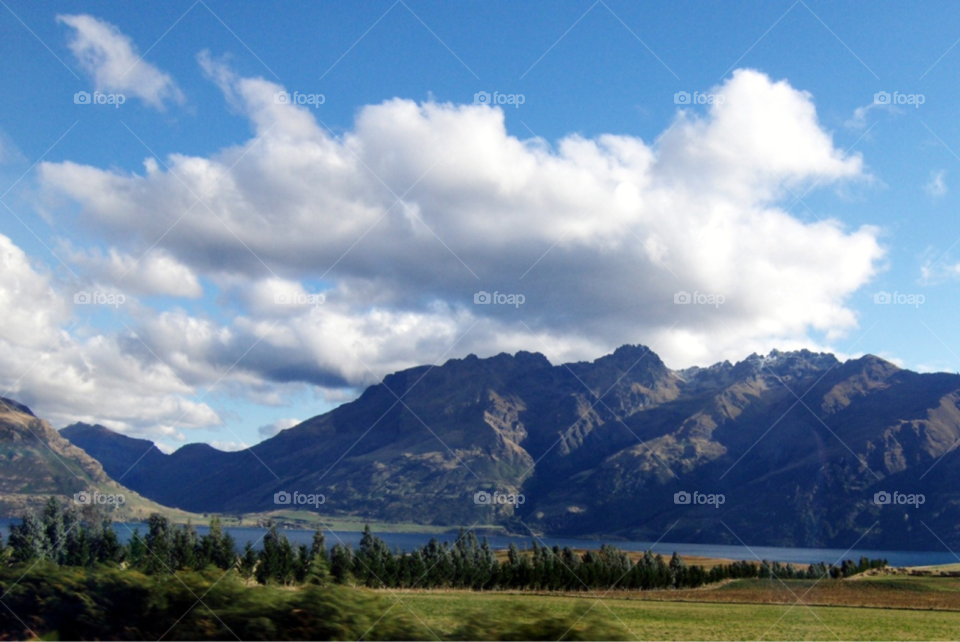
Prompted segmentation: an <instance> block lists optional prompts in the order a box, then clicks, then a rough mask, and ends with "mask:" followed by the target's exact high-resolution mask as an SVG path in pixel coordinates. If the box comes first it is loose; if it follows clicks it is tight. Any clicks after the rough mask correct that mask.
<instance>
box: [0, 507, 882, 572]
mask: <svg viewBox="0 0 960 642" xmlns="http://www.w3.org/2000/svg"><path fill="white" fill-rule="evenodd" d="M147 529H148V530H147V533H145V534H143V535H141V534H140V532H139V530H138V529H134V530H133V531H132V533H131V537H130V539H129V541H128V542H127V543H125V544H124V543H122V542H121V541H120V539H119V537H118V536H117V534H116V532H115V530H114V528H113V524H112V523H111V521H110V520H109V518H107V517H105V516H104V515H102V514H101V513H99V512H98V511H96V510H86V511H84V512H80V511H78V510H76V509H75V508H72V507H64V506H62V505H61V504H60V503H59V502H58V501H56V500H55V499H52V498H51V499H50V500H49V501H48V503H47V504H46V505H45V507H44V508H43V510H42V511H41V512H40V514H39V515H33V514H31V513H28V514H25V515H24V516H23V517H22V520H21V523H20V524H16V525H13V526H11V527H10V535H9V537H8V538H7V546H2V542H0V551H2V552H0V555H2V557H3V559H6V560H7V561H9V562H13V563H16V562H28V561H31V560H37V559H46V560H49V561H50V562H53V563H55V564H57V565H60V566H81V567H92V566H99V565H110V566H115V567H120V568H133V569H136V570H139V571H142V572H143V573H146V574H148V575H153V574H168V573H173V572H176V571H185V570H203V569H206V568H209V567H215V568H218V569H222V570H224V571H227V570H231V569H233V570H235V571H236V572H237V574H238V575H239V576H240V577H242V578H244V579H245V580H248V581H256V582H258V583H259V584H280V585H304V584H316V585H323V584H328V583H335V584H341V585H350V586H366V587H370V588H392V589H394V588H396V589H410V588H423V589H434V588H459V589H473V590H485V591H489V590H509V589H513V590H540V591H581V590H595V589H604V590H606V589H610V588H618V589H622V590H654V589H682V588H696V587H698V586H702V585H705V584H712V583H715V582H719V581H722V580H727V579H742V578H759V579H771V578H777V579H781V580H786V579H820V578H824V577H829V578H834V579H837V578H842V577H850V576H851V575H855V574H857V573H862V572H864V571H866V570H868V569H871V568H882V567H883V566H886V564H887V561H886V560H882V559H874V560H871V559H867V558H866V557H862V558H860V560H859V562H854V561H853V560H844V561H843V562H842V563H841V564H839V565H829V564H825V563H822V562H820V563H816V564H811V565H810V566H808V567H807V568H806V569H802V568H798V567H796V566H794V565H793V564H780V563H779V562H768V561H763V562H760V563H755V562H747V561H738V562H733V563H732V564H721V565H717V566H714V567H713V568H711V569H709V570H707V569H705V568H704V567H703V566H697V565H694V566H688V565H687V564H686V563H685V562H684V561H683V559H682V558H681V557H680V556H679V555H678V554H677V553H674V554H673V556H672V557H671V558H670V559H669V560H665V559H664V558H663V556H661V555H654V554H653V553H652V552H650V551H647V552H645V553H644V554H643V555H642V556H641V557H640V558H639V559H638V560H637V561H633V560H631V559H630V557H629V556H628V555H627V553H625V552H623V551H621V550H619V549H617V548H616V547H614V546H611V545H608V544H604V545H603V546H601V547H600V549H599V550H588V551H586V552H583V553H578V552H577V551H574V550H572V549H570V548H568V547H564V548H562V549H561V548H560V547H558V546H554V547H552V548H551V547H547V546H541V545H539V544H538V543H537V541H536V540H534V541H533V542H532V546H531V548H530V549H529V550H528V551H521V550H520V549H519V548H518V547H517V546H516V545H515V544H511V545H510V548H509V550H508V551H507V554H506V557H505V559H503V560H500V559H498V557H497V555H496V554H495V552H494V551H493V550H492V549H491V547H490V545H489V542H488V541H487V539H486V538H485V537H484V538H483V539H482V540H478V538H477V536H476V533H474V532H473V531H465V530H463V529H461V530H460V533H459V534H458V537H457V539H456V541H455V542H454V543H453V544H450V543H449V542H443V543H441V542H439V541H438V540H437V539H436V538H434V539H432V540H430V542H429V543H427V544H426V545H425V546H423V547H421V548H418V549H415V550H413V551H412V552H406V551H401V550H399V549H393V550H391V549H390V547H389V546H388V545H387V543H386V542H385V541H384V540H382V539H381V538H379V537H377V536H376V535H374V534H373V533H372V532H371V530H370V527H369V526H367V527H366V528H365V529H364V531H363V535H362V537H361V539H360V543H359V546H358V547H357V548H356V550H354V549H353V547H351V546H350V545H349V544H344V543H343V542H338V543H337V544H336V545H334V546H333V547H332V548H330V549H328V547H327V543H326V539H325V537H324V534H323V531H322V530H321V529H319V528H318V529H317V531H316V532H315V533H314V535H313V540H312V542H311V544H310V545H309V546H308V545H306V544H300V545H294V544H292V543H291V542H290V541H289V540H288V539H287V537H286V535H285V534H284V533H283V531H282V530H280V529H279V528H278V527H277V526H276V525H271V526H270V527H269V528H268V530H267V532H266V534H265V535H264V536H263V538H262V546H261V547H260V549H259V550H257V548H256V546H255V544H254V543H253V542H247V543H246V545H245V546H244V547H243V549H242V550H238V549H237V546H236V542H235V540H234V538H233V537H232V536H231V535H230V534H229V533H227V532H225V531H224V530H223V527H222V525H221V523H220V521H219V519H217V518H214V519H212V520H211V522H210V531H209V533H207V534H205V535H203V536H198V534H197V532H196V529H195V528H194V527H193V526H192V525H190V524H189V523H188V524H186V525H183V524H172V523H171V522H170V521H169V520H168V519H167V518H166V517H164V516H162V515H159V514H154V515H151V516H150V518H149V519H148V521H147Z"/></svg>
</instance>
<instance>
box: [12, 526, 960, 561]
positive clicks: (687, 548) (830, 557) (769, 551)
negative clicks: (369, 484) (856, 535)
mask: <svg viewBox="0 0 960 642" xmlns="http://www.w3.org/2000/svg"><path fill="white" fill-rule="evenodd" d="M19 521H20V520H17V519H0V533H2V534H3V539H4V541H6V539H7V536H8V535H9V534H10V524H15V523H19ZM134 528H138V529H139V531H140V534H141V536H142V535H145V534H146V533H147V531H148V528H147V525H146V524H114V530H116V531H117V535H118V536H119V537H120V539H121V540H123V541H124V542H126V541H129V540H130V537H131V535H132V533H133V529H134ZM196 529H197V533H198V534H200V535H204V534H206V533H207V532H209V529H208V528H207V527H206V526H197V527H196ZM224 530H225V531H227V532H229V533H230V534H231V535H232V536H233V537H234V539H235V540H236V541H237V546H238V548H242V547H243V546H244V544H246V543H247V541H251V542H254V544H255V547H256V548H259V542H260V541H261V538H262V537H263V535H264V534H265V533H266V532H267V531H266V529H265V528H256V527H248V526H234V527H229V528H225V529H224ZM284 533H285V534H286V536H287V539H289V540H290V541H291V542H292V543H294V544H307V545H309V544H310V542H311V541H312V539H313V532H312V531H308V530H284ZM324 534H325V535H326V539H327V544H328V545H329V546H333V545H334V544H336V543H337V542H338V541H340V542H343V543H345V544H350V545H351V546H353V547H354V548H356V547H357V545H358V544H359V543H360V536H361V533H359V532H356V531H324ZM376 535H377V536H378V537H380V538H381V539H383V540H384V541H385V542H387V544H388V545H389V546H390V547H391V548H395V547H396V548H400V550H406V551H410V550H413V549H415V548H420V547H421V546H423V545H424V544H426V543H427V542H429V541H430V540H431V539H432V538H434V537H435V538H437V539H438V540H440V541H441V542H443V541H448V542H450V543H453V542H454V541H455V540H456V535H435V534H431V533H386V532H384V533H376ZM487 539H488V541H489V542H490V546H491V547H493V548H495V549H500V548H507V547H509V546H510V544H516V545H517V546H519V547H520V548H521V549H523V548H529V547H531V546H532V545H533V542H534V539H533V538H530V537H509V536H500V535H496V536H488V537H487ZM537 543H538V544H539V545H542V544H546V545H547V546H550V547H552V546H554V545H557V546H559V547H560V548H563V547H564V546H569V547H570V548H581V549H597V548H600V546H601V544H603V542H602V541H601V540H581V539H566V538H561V537H543V538H540V539H539V540H537ZM608 543H610V544H613V545H614V546H616V547H617V548H619V549H621V550H624V551H645V550H647V549H651V550H653V552H654V553H660V554H662V555H665V556H668V555H672V554H673V552H674V551H676V552H677V553H680V554H681V555H700V556H703V557H720V558H726V559H733V560H756V559H757V558H760V559H764V560H771V561H778V562H793V563H795V564H810V563H813V562H826V563H828V564H835V563H838V562H839V561H840V560H841V559H853V560H858V559H859V558H860V557H861V556H866V557H869V558H870V559H876V558H885V559H886V560H887V561H888V562H889V563H890V565H891V566H928V565H934V564H955V563H958V562H960V558H958V557H957V556H955V555H953V554H952V553H950V552H948V551H944V552H942V553H940V552H928V551H876V550H869V549H853V550H850V551H846V550H844V549H833V548H777V547H773V546H750V547H749V548H748V547H745V546H727V545H721V544H682V543H672V542H659V543H656V544H654V543H653V542H629V541H611V542H608Z"/></svg>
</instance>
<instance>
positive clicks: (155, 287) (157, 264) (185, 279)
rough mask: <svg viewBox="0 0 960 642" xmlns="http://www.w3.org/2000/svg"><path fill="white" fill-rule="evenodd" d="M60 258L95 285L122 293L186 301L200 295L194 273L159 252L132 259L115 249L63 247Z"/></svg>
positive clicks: (167, 255) (200, 291)
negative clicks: (100, 249)
mask: <svg viewBox="0 0 960 642" xmlns="http://www.w3.org/2000/svg"><path fill="white" fill-rule="evenodd" d="M62 256H63V257H64V259H65V260H68V261H70V263H71V264H73V265H74V266H76V267H79V268H80V269H81V270H83V271H84V273H85V274H86V275H88V277H89V278H90V279H91V280H92V281H94V282H95V283H103V284H109V286H110V287H111V288H113V289H116V290H118V291H122V292H125V293H131V294H141V295H146V296H149V295H155V294H158V295H166V296H173V297H182V298H190V299H196V298H199V297H200V296H202V295H203V288H202V287H201V285H200V281H199V279H198V278H197V275H196V273H195V272H193V270H191V269H190V268H189V267H188V266H186V265H184V264H183V263H180V262H179V261H177V260H176V259H175V258H174V257H172V256H171V255H170V254H169V253H167V252H165V251H163V250H160V251H153V252H149V253H147V254H146V255H144V256H142V257H141V256H136V257H135V256H132V255H130V254H126V253H123V252H121V251H119V250H117V249H116V248H110V250H109V251H108V252H107V253H106V254H104V253H103V252H101V251H99V250H97V249H92V250H75V249H73V248H72V247H70V246H69V245H67V246H65V247H64V252H63V254H62Z"/></svg>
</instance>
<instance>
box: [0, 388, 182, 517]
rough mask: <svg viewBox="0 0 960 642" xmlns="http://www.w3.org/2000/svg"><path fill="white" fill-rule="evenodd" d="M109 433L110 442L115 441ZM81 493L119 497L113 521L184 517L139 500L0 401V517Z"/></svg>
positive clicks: (19, 408)
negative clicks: (157, 515) (154, 515)
mask: <svg viewBox="0 0 960 642" xmlns="http://www.w3.org/2000/svg"><path fill="white" fill-rule="evenodd" d="M117 436H118V435H116V433H111V437H110V439H111V440H112V439H114V438H115V437H117ZM81 491H98V492H100V493H103V494H122V495H123V496H124V500H125V502H124V504H123V506H120V507H117V508H116V509H113V510H112V511H111V514H112V516H113V517H114V518H115V519H118V520H124V521H137V520H142V519H144V518H146V517H147V516H148V515H149V514H150V513H151V512H162V513H165V514H167V515H169V516H171V517H179V518H182V519H185V518H186V517H188V515H186V514H185V513H182V512H178V511H170V510H169V509H167V508H165V507H163V506H160V505H158V504H156V503H155V502H152V501H150V500H147V499H145V498H143V497H141V496H140V495H139V494H138V493H136V492H135V491H132V490H130V489H129V488H125V487H123V486H122V485H120V484H117V483H116V482H114V481H113V480H112V479H110V477H109V476H108V475H107V473H106V472H104V469H103V467H102V466H101V465H100V463H99V462H98V461H97V460H95V459H93V458H92V457H90V456H89V455H87V453H85V452H84V451H83V450H81V449H80V448H78V447H76V446H74V445H72V444H71V443H70V442H69V441H68V440H67V439H65V438H64V437H62V436H61V435H60V433H58V432H57V431H56V430H54V429H53V428H52V427H51V426H50V424H49V423H47V422H46V421H43V420H42V419H39V418H37V417H36V415H34V414H33V412H32V411H31V410H30V409H29V408H27V407H26V406H24V405H23V404H20V403H17V402H16V401H13V400H11V399H6V398H2V397H0V515H3V516H7V517H10V516H19V515H21V514H22V513H23V512H24V511H26V510H33V509H36V508H39V507H40V506H41V505H42V504H43V503H45V502H46V501H47V499H48V498H49V497H51V496H53V497H56V498H58V499H59V500H60V501H61V502H64V503H68V502H72V501H73V499H74V494H75V493H79V492H81Z"/></svg>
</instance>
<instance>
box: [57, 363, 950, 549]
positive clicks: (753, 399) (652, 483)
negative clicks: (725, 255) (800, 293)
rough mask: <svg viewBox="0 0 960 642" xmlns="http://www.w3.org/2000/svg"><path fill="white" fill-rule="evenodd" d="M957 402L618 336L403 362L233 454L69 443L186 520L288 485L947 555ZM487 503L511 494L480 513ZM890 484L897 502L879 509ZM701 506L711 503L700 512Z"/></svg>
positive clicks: (533, 526)
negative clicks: (551, 352) (580, 358)
mask: <svg viewBox="0 0 960 642" xmlns="http://www.w3.org/2000/svg"><path fill="white" fill-rule="evenodd" d="M958 400H960V376H958V375H953V374H945V373H936V374H919V373H916V372H911V371H909V370H904V369H900V368H898V367H897V366H895V365H893V364H892V363H889V362H887V361H885V360H883V359H880V358H878V357H875V356H872V355H867V356H864V357H862V358H858V359H851V360H848V361H846V362H840V361H838V360H837V359H836V358H835V357H834V356H833V355H831V354H826V353H813V352H809V351H806V350H802V351H797V352H779V351H773V352H771V353H770V354H769V355H767V356H760V355H756V354H753V355H751V356H749V357H748V358H746V359H744V360H743V361H740V362H738V363H736V364H731V363H729V362H723V363H718V364H716V365H713V366H711V367H708V368H696V367H695V368H690V369H686V370H671V369H669V368H667V367H666V366H665V365H664V363H663V362H662V361H661V359H660V358H659V357H658V356H657V355H656V354H654V353H653V352H652V351H651V350H649V349H648V348H645V347H643V346H629V345H628V346H623V347H621V348H619V349H617V350H616V351H615V352H614V353H613V354H611V355H607V356H604V357H602V358H599V359H597V360H595V361H593V362H578V363H568V364H561V365H552V364H551V363H550V362H549V361H548V360H547V359H546V357H544V356H543V355H541V354H536V353H529V352H519V353H517V354H516V355H512V356H511V355H509V354H500V355H497V356H494V357H490V358H485V359H480V358H477V357H476V356H473V355H470V356H468V357H466V358H463V359H451V360H449V361H447V362H446V363H444V364H443V365H442V366H437V367H433V366H420V367H416V368H411V369H409V370H404V371H401V372H398V373H395V374H392V375H389V376H387V377H386V378H385V379H384V380H383V381H382V382H381V383H380V384H377V385H373V386H371V387H369V388H367V389H366V390H365V391H364V392H363V393H362V394H361V395H360V396H359V397H358V398H357V399H355V400H354V401H351V402H349V403H345V404H343V405H342V406H340V407H338V408H336V409H334V410H332V411H331V412H328V413H326V414H323V415H320V416H317V417H314V418H312V419H309V420H307V421H304V422H303V423H301V424H299V425H297V426H295V427H293V428H289V429H287V430H284V431H282V432H280V433H279V434H277V435H276V436H274V437H272V438H270V439H267V440H266V441H263V442H261V443H259V444H257V445H255V446H253V447H251V448H249V449H247V450H242V451H238V452H222V451H218V450H216V449H214V448H212V447H210V446H208V445H204V444H191V445H187V446H184V447H182V448H180V449H179V450H177V451H176V452H174V453H172V454H164V453H162V452H160V451H159V450H157V449H156V447H154V446H153V444H152V442H149V441H146V440H140V439H133V438H130V437H127V436H123V435H120V434H118V433H116V432H113V431H110V430H109V429H107V428H104V427H102V426H96V425H94V426H91V425H86V424H74V425H72V426H69V427H67V428H64V429H63V430H62V433H61V434H62V435H63V436H64V437H66V438H67V439H69V440H70V442H71V443H73V444H74V445H76V446H78V447H80V448H82V449H83V450H84V451H85V452H86V453H87V454H89V455H90V456H91V457H93V458H95V459H96V460H97V461H99V462H100V464H102V466H103V469H104V470H105V471H106V472H107V473H108V474H109V475H110V476H111V477H113V478H114V479H116V480H118V481H120V482H122V483H123V484H124V485H126V486H128V487H129V488H132V489H134V490H136V491H137V492H139V493H141V494H142V495H143V496H145V497H148V498H150V499H152V500H154V501H156V502H159V503H161V504H165V505H168V506H175V507H177V508H180V509H183V510H188V511H194V512H224V513H246V512H254V511H265V510H275V509H277V508H283V507H284V506H282V505H278V504H276V503H275V497H274V496H275V494H276V493H280V492H284V491H286V492H289V493H294V492H299V493H303V494H310V493H320V494H323V495H324V498H325V502H324V504H323V505H322V507H321V510H322V511H323V512H324V513H325V514H338V515H352V516H361V517H364V518H369V519H377V520H385V521H403V522H416V523H421V524H433V525H490V524H498V525H502V526H505V527H507V528H508V529H509V530H511V531H513V532H519V533H530V532H531V531H532V532H537V533H546V534H550V535H554V536H571V537H573V536H575V537H606V538H629V539H636V540H650V541H655V540H658V539H660V538H661V537H668V541H691V542H704V543H731V544H738V543H741V542H743V543H746V544H751V545H753V544H756V545H776V546H808V547H824V546H826V547H835V548H842V549H846V548H848V547H850V546H853V545H854V544H856V545H857V546H858V547H859V548H865V547H874V548H896V549H928V550H938V549H939V550H944V549H943V547H944V546H950V547H955V546H956V547H960V520H958V517H960V510H958V506H960V493H958V490H957V488H958V485H957V481H958V480H960V470H958V468H960V455H958V452H957V450H955V449H954V448H953V447H954V446H955V445H956V444H957V441H958V439H960V407H958ZM483 491H485V492H488V493H501V494H517V495H522V496H523V501H522V503H520V501H519V499H518V500H517V502H516V503H514V504H504V503H499V504H498V503H496V502H495V501H494V502H493V503H492V504H493V505H491V504H489V503H477V501H480V502H483V500H484V499H485V497H483V496H480V497H479V499H478V498H477V497H475V495H476V493H478V492H483ZM884 492H886V493H889V494H890V496H891V497H892V498H893V499H892V502H891V503H890V504H883V503H877V501H875V500H876V499H877V498H876V497H875V494H876V493H884ZM677 493H680V495H677ZM684 493H689V494H690V497H691V503H689V504H684V503H677V502H678V501H680V502H682V501H683V499H684ZM710 495H713V496H717V495H722V496H723V499H722V502H723V503H722V504H719V503H718V502H717V501H714V502H712V503H709V504H703V503H700V504H698V503H697V502H698V501H701V502H702V501H708V500H707V499H704V497H706V498H709V496H710ZM917 495H923V503H922V504H921V505H919V506H918V505H917V504H916V502H914V503H910V504H897V503H896V502H897V501H898V499H902V498H909V497H910V496H914V497H916V496H917ZM491 497H497V495H491ZM882 498H883V496H882V495H881V496H880V501H881V502H882V501H883V500H882ZM501 499H502V496H501ZM903 501H907V500H905V499H904V500H903Z"/></svg>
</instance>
